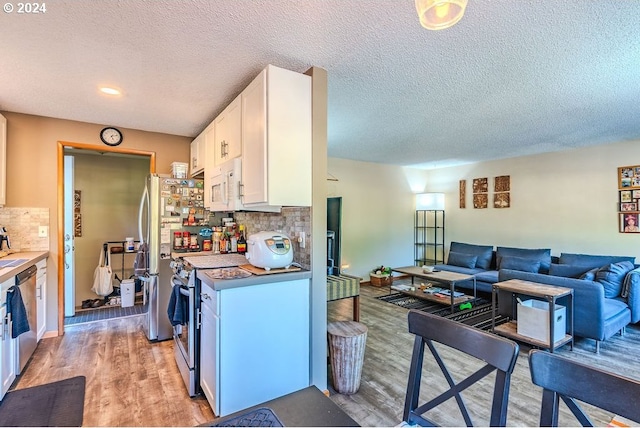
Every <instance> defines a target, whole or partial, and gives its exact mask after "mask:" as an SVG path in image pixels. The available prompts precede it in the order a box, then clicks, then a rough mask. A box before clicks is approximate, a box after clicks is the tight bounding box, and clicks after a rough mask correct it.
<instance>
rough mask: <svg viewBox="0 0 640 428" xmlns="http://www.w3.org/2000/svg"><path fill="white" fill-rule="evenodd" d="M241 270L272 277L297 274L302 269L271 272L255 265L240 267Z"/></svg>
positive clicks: (272, 270)
mask: <svg viewBox="0 0 640 428" xmlns="http://www.w3.org/2000/svg"><path fill="white" fill-rule="evenodd" d="M238 267H239V268H240V269H242V270H246V271H247V272H251V273H252V274H254V275H271V274H274V273H287V272H296V271H299V270H302V269H300V268H299V267H293V266H292V267H290V268H288V269H287V268H279V269H271V270H265V269H263V268H259V267H255V266H254V265H249V264H247V265H240V266H238Z"/></svg>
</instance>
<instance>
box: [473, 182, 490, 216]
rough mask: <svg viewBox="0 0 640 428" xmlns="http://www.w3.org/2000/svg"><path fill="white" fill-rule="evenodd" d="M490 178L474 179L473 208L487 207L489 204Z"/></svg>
mask: <svg viewBox="0 0 640 428" xmlns="http://www.w3.org/2000/svg"><path fill="white" fill-rule="evenodd" d="M488 192H489V179H488V178H486V177H485V178H474V179H473V208H487V207H488V206H489V195H488Z"/></svg>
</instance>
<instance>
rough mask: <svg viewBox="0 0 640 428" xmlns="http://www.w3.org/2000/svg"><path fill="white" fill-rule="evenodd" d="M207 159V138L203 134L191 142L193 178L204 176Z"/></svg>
mask: <svg viewBox="0 0 640 428" xmlns="http://www.w3.org/2000/svg"><path fill="white" fill-rule="evenodd" d="M206 157H207V154H206V145H205V137H204V133H201V134H200V135H198V136H197V137H196V138H195V139H194V140H193V141H192V142H191V165H190V166H189V169H190V170H191V177H195V176H196V175H199V174H202V172H203V171H204V166H205V160H206Z"/></svg>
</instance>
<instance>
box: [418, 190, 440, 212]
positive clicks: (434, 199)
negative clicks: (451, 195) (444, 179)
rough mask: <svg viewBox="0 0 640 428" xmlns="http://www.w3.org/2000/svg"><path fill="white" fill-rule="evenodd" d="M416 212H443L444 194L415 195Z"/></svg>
mask: <svg viewBox="0 0 640 428" xmlns="http://www.w3.org/2000/svg"><path fill="white" fill-rule="evenodd" d="M416 210H441V211H443V210H444V193H420V194H417V195H416Z"/></svg>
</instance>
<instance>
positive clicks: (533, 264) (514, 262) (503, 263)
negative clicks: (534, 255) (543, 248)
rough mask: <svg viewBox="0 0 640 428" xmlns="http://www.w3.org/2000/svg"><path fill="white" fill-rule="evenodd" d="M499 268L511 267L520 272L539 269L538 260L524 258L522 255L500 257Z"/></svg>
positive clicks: (535, 271)
mask: <svg viewBox="0 0 640 428" xmlns="http://www.w3.org/2000/svg"><path fill="white" fill-rule="evenodd" d="M500 269H513V270H519V271H522V272H531V273H538V271H540V261H539V260H533V259H524V258H522V257H502V259H501V260H500Z"/></svg>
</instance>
